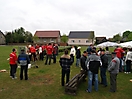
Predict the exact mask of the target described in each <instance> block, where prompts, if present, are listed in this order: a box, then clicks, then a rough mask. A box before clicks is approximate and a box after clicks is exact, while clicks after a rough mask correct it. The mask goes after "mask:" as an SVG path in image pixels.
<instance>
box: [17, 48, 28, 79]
mask: <svg viewBox="0 0 132 99" xmlns="http://www.w3.org/2000/svg"><path fill="white" fill-rule="evenodd" d="M18 63H19V64H20V66H21V69H20V80H22V79H23V71H24V75H25V80H28V64H30V59H29V57H28V55H27V54H25V50H24V49H22V50H21V54H20V55H19V56H18Z"/></svg>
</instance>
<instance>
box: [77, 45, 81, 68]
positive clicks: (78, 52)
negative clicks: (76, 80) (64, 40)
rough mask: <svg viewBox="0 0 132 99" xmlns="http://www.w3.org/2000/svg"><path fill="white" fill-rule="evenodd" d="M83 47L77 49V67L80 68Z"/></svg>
mask: <svg viewBox="0 0 132 99" xmlns="http://www.w3.org/2000/svg"><path fill="white" fill-rule="evenodd" d="M80 49H81V47H78V48H77V51H76V66H77V67H79V63H80V57H81V51H80Z"/></svg>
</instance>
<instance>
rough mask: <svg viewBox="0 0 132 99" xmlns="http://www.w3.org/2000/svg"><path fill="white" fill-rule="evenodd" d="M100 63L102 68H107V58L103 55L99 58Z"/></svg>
mask: <svg viewBox="0 0 132 99" xmlns="http://www.w3.org/2000/svg"><path fill="white" fill-rule="evenodd" d="M100 58H101V62H102V67H103V68H107V67H108V57H107V55H106V54H103V55H101V56H100Z"/></svg>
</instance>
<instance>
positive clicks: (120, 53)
mask: <svg viewBox="0 0 132 99" xmlns="http://www.w3.org/2000/svg"><path fill="white" fill-rule="evenodd" d="M114 52H116V56H117V57H118V58H119V60H120V67H119V72H123V69H122V58H123V57H122V54H123V53H125V51H124V50H123V49H122V48H121V47H119V46H117V48H116V49H115V50H114Z"/></svg>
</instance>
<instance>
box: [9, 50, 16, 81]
mask: <svg viewBox="0 0 132 99" xmlns="http://www.w3.org/2000/svg"><path fill="white" fill-rule="evenodd" d="M16 52H17V51H16V49H13V50H12V53H10V61H9V63H10V77H12V79H16V78H17V77H16V76H15V74H16V70H17V55H16Z"/></svg>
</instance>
